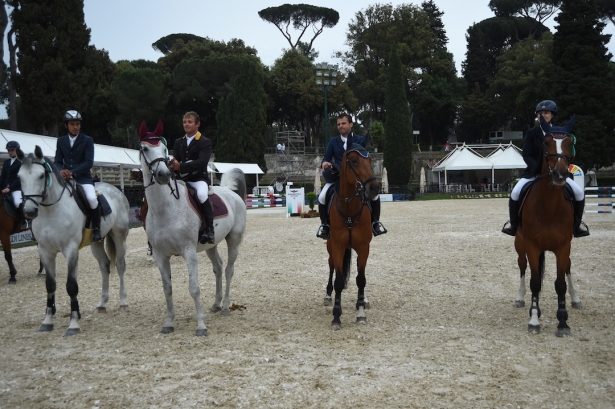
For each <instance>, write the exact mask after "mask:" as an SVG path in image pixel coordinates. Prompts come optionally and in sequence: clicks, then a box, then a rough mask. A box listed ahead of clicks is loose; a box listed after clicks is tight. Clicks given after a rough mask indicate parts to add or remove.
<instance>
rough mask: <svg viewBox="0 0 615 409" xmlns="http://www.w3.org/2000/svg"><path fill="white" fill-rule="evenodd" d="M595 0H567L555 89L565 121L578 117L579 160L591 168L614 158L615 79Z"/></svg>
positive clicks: (557, 40)
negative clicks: (574, 116)
mask: <svg viewBox="0 0 615 409" xmlns="http://www.w3.org/2000/svg"><path fill="white" fill-rule="evenodd" d="M599 18H600V16H599V14H598V11H597V9H596V7H595V4H594V0H564V1H563V2H562V7H561V13H560V14H559V15H558V16H557V17H556V18H555V21H557V23H558V24H559V25H558V26H557V32H556V33H555V35H554V36H553V57H552V58H553V64H554V67H555V68H554V70H553V74H552V81H551V87H550V89H551V91H552V93H553V96H554V100H555V101H556V102H557V104H558V108H559V112H558V117H559V118H560V121H565V120H567V119H568V118H569V117H570V116H572V114H576V115H577V121H576V125H575V128H574V133H575V135H577V146H576V148H577V149H576V151H577V157H576V160H575V161H576V162H577V163H578V164H579V165H581V167H583V168H585V169H586V170H589V169H591V168H599V167H602V166H611V165H612V164H613V162H615V147H614V145H613V142H612V141H613V140H614V139H615V132H614V130H615V85H614V84H615V78H614V77H613V71H612V70H611V69H610V68H609V64H610V60H611V58H612V54H611V53H609V52H608V50H607V48H606V44H607V43H608V42H609V39H610V37H611V36H610V35H606V34H603V33H602V31H603V29H604V26H605V24H604V23H602V22H600V20H599Z"/></svg>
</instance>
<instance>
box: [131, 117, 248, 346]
mask: <svg viewBox="0 0 615 409" xmlns="http://www.w3.org/2000/svg"><path fill="white" fill-rule="evenodd" d="M167 155H168V151H167V146H166V140H165V139H164V138H163V137H162V126H161V125H160V124H159V126H158V128H157V129H156V131H155V132H147V131H146V130H145V131H144V132H142V133H141V144H140V158H141V166H142V170H143V180H144V182H143V185H144V187H145V197H146V199H147V203H148V206H149V210H148V212H147V216H146V220H144V221H145V222H146V223H145V224H146V226H147V228H146V233H147V240H148V241H149V243H150V244H151V245H152V249H153V257H154V260H156V263H157V264H158V268H159V269H160V276H161V278H162V287H163V290H164V295H165V297H166V301H167V318H166V321H165V323H164V326H163V327H162V331H161V332H162V333H164V334H167V333H171V332H173V331H174V327H173V319H174V318H175V310H174V308H173V290H172V285H171V264H170V261H169V260H170V258H171V256H173V255H177V254H179V255H181V256H182V257H183V258H184V260H186V265H187V267H188V275H189V284H188V286H189V291H190V295H191V296H192V298H193V300H194V305H195V307H196V319H197V329H196V335H197V336H205V335H207V327H206V326H205V313H204V312H203V309H202V307H201V301H200V288H199V278H198V258H197V252H200V251H203V250H205V252H206V253H207V256H208V257H209V259H210V260H211V262H212V265H213V270H214V273H215V275H216V298H215V301H214V304H213V306H212V307H211V309H210V311H211V312H218V311H221V314H222V315H230V303H231V299H230V289H231V279H232V278H233V273H234V264H235V260H236V259H237V255H238V253H239V244H240V243H241V240H242V238H243V233H244V231H245V228H246V213H247V212H246V204H245V197H246V182H245V176H244V174H243V172H242V171H241V170H239V169H232V170H230V171H229V172H227V173H225V174H224V175H223V176H222V180H221V182H220V186H215V187H213V188H211V187H210V196H211V194H212V191H213V193H215V194H216V195H218V196H220V198H221V199H222V201H223V202H224V204H225V205H226V208H227V210H228V213H227V215H226V216H225V217H220V218H215V219H214V230H215V243H214V244H207V243H206V244H200V243H199V241H198V238H199V228H200V226H201V219H200V217H199V215H198V214H197V213H196V212H195V210H194V209H193V207H192V206H191V204H190V201H189V198H188V191H187V187H186V185H185V183H184V182H183V181H178V180H177V179H175V178H174V176H173V175H172V173H171V171H170V170H169V168H168V167H167V164H168V158H167ZM222 240H226V244H227V247H228V262H227V265H226V269H225V271H224V272H225V276H226V292H225V295H224V299H223V298H222V259H221V258H220V255H219V254H218V247H217V246H218V243H220V242H221V241H222Z"/></svg>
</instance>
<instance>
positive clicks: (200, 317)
mask: <svg viewBox="0 0 615 409" xmlns="http://www.w3.org/2000/svg"><path fill="white" fill-rule="evenodd" d="M183 257H184V260H186V266H187V267H188V290H189V291H190V296H191V297H192V299H193V300H194V307H195V309H196V322H197V326H196V336H197V337H202V336H207V327H206V326H205V313H204V312H203V307H202V306H201V287H200V286H199V260H198V257H197V255H196V249H195V248H192V249H190V250H189V251H185V252H184V254H183Z"/></svg>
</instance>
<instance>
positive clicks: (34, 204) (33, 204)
mask: <svg viewBox="0 0 615 409" xmlns="http://www.w3.org/2000/svg"><path fill="white" fill-rule="evenodd" d="M17 158H18V159H19V160H20V161H21V168H20V169H19V173H18V174H17V175H18V176H19V180H20V182H21V194H22V196H23V199H24V209H23V210H24V215H25V216H26V217H27V218H28V219H34V218H36V217H37V216H38V207H39V205H40V204H44V203H43V202H44V201H45V199H47V196H48V193H49V190H50V187H51V186H52V183H53V182H54V180H55V181H59V183H60V184H61V185H64V181H63V180H62V178H61V176H60V174H59V173H58V170H57V168H56V167H55V166H53V164H50V163H49V162H47V161H46V160H45V158H44V157H43V151H42V150H41V148H40V146H38V145H37V146H36V148H35V149H34V154H32V153H30V154H28V155H26V154H24V153H23V151H22V150H21V149H17Z"/></svg>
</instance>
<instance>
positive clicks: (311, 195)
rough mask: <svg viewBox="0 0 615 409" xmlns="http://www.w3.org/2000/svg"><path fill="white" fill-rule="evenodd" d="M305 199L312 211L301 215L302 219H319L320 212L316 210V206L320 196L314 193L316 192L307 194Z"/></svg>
mask: <svg viewBox="0 0 615 409" xmlns="http://www.w3.org/2000/svg"><path fill="white" fill-rule="evenodd" d="M305 198H306V199H307V201H308V207H309V208H310V211H309V212H307V213H303V214H302V215H301V217H303V218H306V217H307V218H309V217H317V216H319V214H318V212H317V211H316V210H314V205H315V202H316V199H318V195H317V194H316V193H314V192H307V193H306V194H305Z"/></svg>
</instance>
